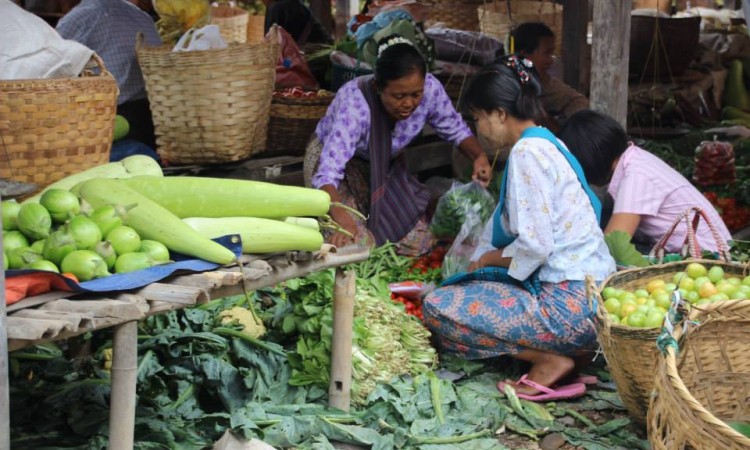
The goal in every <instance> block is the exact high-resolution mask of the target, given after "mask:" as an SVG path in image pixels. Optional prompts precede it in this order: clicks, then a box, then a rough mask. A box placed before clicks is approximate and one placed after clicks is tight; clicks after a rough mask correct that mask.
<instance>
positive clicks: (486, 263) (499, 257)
mask: <svg viewBox="0 0 750 450" xmlns="http://www.w3.org/2000/svg"><path fill="white" fill-rule="evenodd" d="M510 261H511V258H505V257H503V249H498V250H492V251H489V252H487V253H485V254H484V255H482V256H481V257H480V258H479V259H478V260H476V261H472V262H471V264H470V265H469V272H473V271H475V270H479V269H484V268H485V267H508V266H510Z"/></svg>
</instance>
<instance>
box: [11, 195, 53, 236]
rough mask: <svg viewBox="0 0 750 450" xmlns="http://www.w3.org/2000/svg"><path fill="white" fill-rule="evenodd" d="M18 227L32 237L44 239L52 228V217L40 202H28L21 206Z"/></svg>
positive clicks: (17, 219)
mask: <svg viewBox="0 0 750 450" xmlns="http://www.w3.org/2000/svg"><path fill="white" fill-rule="evenodd" d="M16 223H17V224H18V229H19V230H21V232H22V233H23V234H25V235H26V236H27V237H29V238H31V239H44V238H46V237H47V236H49V232H50V230H51V229H52V217H50V215H49V212H48V211H47V209H46V208H45V207H44V206H42V205H40V204H39V203H26V204H25V205H22V206H21V209H20V210H19V211H18V217H17V218H16Z"/></svg>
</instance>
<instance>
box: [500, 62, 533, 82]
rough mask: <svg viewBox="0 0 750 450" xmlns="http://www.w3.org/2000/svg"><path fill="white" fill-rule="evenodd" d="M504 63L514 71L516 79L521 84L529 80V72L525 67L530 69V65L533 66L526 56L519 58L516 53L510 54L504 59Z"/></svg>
mask: <svg viewBox="0 0 750 450" xmlns="http://www.w3.org/2000/svg"><path fill="white" fill-rule="evenodd" d="M505 65H506V66H508V67H510V68H511V69H514V70H515V71H516V74H517V75H518V80H519V81H520V82H521V84H524V85H525V84H528V83H529V82H530V81H531V75H529V72H528V71H527V70H526V69H531V68H532V67H534V63H533V62H531V61H529V60H528V59H526V58H519V57H518V56H516V55H510V56H509V57H508V58H507V59H506V60H505Z"/></svg>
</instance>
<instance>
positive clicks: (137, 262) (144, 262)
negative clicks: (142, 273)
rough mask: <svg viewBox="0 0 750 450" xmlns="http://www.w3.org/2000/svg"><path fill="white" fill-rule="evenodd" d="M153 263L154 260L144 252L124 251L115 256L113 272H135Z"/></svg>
mask: <svg viewBox="0 0 750 450" xmlns="http://www.w3.org/2000/svg"><path fill="white" fill-rule="evenodd" d="M153 265H154V260H153V259H152V258H151V257H150V256H149V255H147V254H145V253H125V254H124V255H120V256H118V257H117V262H116V263H115V273H127V272H135V271H136V270H142V269H148V268H149V267H152V266H153Z"/></svg>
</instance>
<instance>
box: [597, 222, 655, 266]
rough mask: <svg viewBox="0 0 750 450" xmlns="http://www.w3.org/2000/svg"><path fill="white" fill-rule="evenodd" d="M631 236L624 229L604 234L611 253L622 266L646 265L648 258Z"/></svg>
mask: <svg viewBox="0 0 750 450" xmlns="http://www.w3.org/2000/svg"><path fill="white" fill-rule="evenodd" d="M630 239H631V236H630V235H629V234H628V233H626V232H624V231H612V232H611V233H607V235H606V236H604V242H606V243H607V247H609V253H610V254H611V255H612V258H614V259H615V262H617V264H619V265H621V266H632V267H646V266H648V260H647V259H646V258H645V257H644V256H643V255H642V254H641V253H640V252H639V251H638V250H636V248H635V245H633V243H632V242H630Z"/></svg>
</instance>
